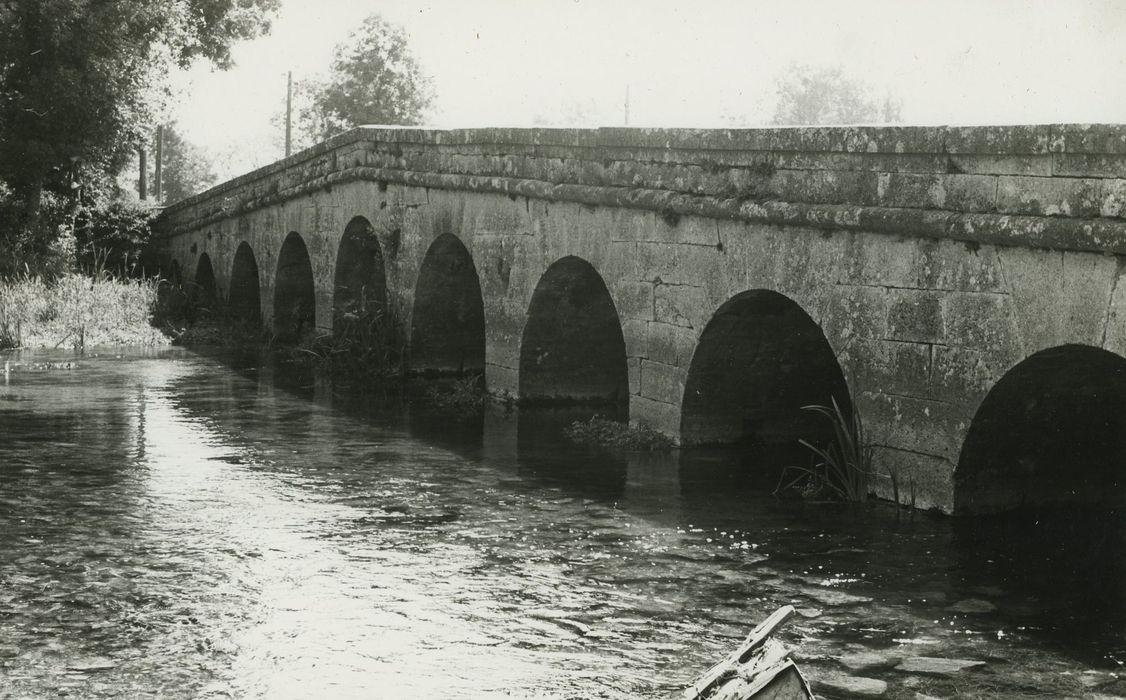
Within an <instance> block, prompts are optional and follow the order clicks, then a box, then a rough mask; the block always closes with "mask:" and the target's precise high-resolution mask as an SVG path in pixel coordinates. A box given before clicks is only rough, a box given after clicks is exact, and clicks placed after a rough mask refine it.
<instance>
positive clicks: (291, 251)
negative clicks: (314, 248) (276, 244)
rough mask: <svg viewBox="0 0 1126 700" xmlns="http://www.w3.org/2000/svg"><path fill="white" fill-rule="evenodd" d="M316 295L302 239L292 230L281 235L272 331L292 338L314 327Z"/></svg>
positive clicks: (279, 336) (292, 340)
mask: <svg viewBox="0 0 1126 700" xmlns="http://www.w3.org/2000/svg"><path fill="white" fill-rule="evenodd" d="M316 320H317V299H316V288H315V286H314V283H313V265H312V263H311V262H310V260H309V250H308V248H306V247H305V240H304V239H303V238H301V235H300V234H299V233H297V232H296V231H294V232H291V233H290V234H289V235H288V236H286V237H285V242H283V243H282V247H281V252H280V253H279V254H278V271H277V275H276V277H275V278H274V333H275V334H277V336H278V338H279V339H281V340H283V341H286V342H295V341H297V340H299V339H300V338H301V337H302V336H304V335H306V334H308V333H312V332H313V331H314V329H315V328H316Z"/></svg>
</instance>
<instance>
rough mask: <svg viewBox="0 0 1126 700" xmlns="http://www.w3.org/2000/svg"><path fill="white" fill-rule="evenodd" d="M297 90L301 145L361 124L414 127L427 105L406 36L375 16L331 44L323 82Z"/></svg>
mask: <svg viewBox="0 0 1126 700" xmlns="http://www.w3.org/2000/svg"><path fill="white" fill-rule="evenodd" d="M298 91H299V92H300V93H302V94H303V95H304V102H305V104H304V105H302V106H301V107H300V108H299V109H298V130H299V132H300V134H299V139H298V140H299V141H301V142H302V144H303V145H312V143H316V142H317V141H322V140H324V139H327V138H329V137H331V136H334V135H336V134H339V133H341V132H344V131H347V130H348V129H351V128H352V127H354V126H358V125H361V124H418V123H419V122H421V121H422V119H423V116H424V114H425V112H426V110H428V109H429V108H430V105H431V103H432V101H433V95H432V90H431V85H430V79H429V78H428V77H427V76H425V75H424V74H423V73H422V69H421V68H420V67H419V65H418V62H417V61H416V60H415V57H414V56H413V55H412V54H411V52H410V47H409V46H408V45H407V35H406V32H404V31H403V30H402V28H400V27H397V26H395V25H393V24H390V23H389V22H387V21H385V20H384V19H383V18H381V17H380V16H379V15H372V16H370V17H368V18H367V19H366V20H364V23H363V25H362V26H361V27H360V28H359V29H358V30H357V31H356V32H354V33H353V34H352V35H351V36H350V37H349V38H348V40H347V41H345V42H344V43H342V44H339V45H337V47H336V52H335V57H334V59H333V62H332V69H331V73H330V74H329V76H328V78H327V79H325V80H307V81H302V82H301V83H299V85H298Z"/></svg>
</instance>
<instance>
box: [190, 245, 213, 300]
mask: <svg viewBox="0 0 1126 700" xmlns="http://www.w3.org/2000/svg"><path fill="white" fill-rule="evenodd" d="M192 281H193V282H194V285H193V291H194V293H195V297H196V303H197V304H198V305H199V306H201V307H203V308H206V309H211V308H214V307H215V298H216V296H217V294H216V288H215V270H214V268H212V267H211V258H210V256H208V255H207V253H200V256H199V262H198V263H196V268H195V278H193V280H192Z"/></svg>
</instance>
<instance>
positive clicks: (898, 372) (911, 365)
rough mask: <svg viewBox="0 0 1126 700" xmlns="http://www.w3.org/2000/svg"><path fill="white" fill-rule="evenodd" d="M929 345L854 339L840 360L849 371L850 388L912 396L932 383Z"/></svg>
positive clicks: (856, 390) (931, 347)
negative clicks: (922, 387)
mask: <svg viewBox="0 0 1126 700" xmlns="http://www.w3.org/2000/svg"><path fill="white" fill-rule="evenodd" d="M934 347H935V346H933V345H930V344H927V343H901V342H892V341H887V340H869V339H865V338H855V339H853V340H852V342H850V343H849V344H848V346H847V347H846V348H845V349H844V350H842V351H841V352H840V354H839V356H838V358H837V359H838V361H839V362H840V363H841V366H842V367H847V368H848V369H849V375H850V377H851V386H850V387H849V389H850V390H851V391H852V392H853V393H856V392H858V391H872V392H878V393H890V394H905V395H907V394H912V393H915V392H918V388H919V387H921V386H926V385H927V383H928V382H929V381H930V372H931V353H932V349H933V348H934Z"/></svg>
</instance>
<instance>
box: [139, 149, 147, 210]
mask: <svg viewBox="0 0 1126 700" xmlns="http://www.w3.org/2000/svg"><path fill="white" fill-rule="evenodd" d="M137 155H139V156H140V157H141V172H140V175H141V178H140V179H139V180H138V181H137V194H138V195H139V196H140V198H141V201H142V202H143V201H145V200H146V199H148V198H149V154H148V151H146V150H145V147H144V146H141V147H140V148H138V149H137Z"/></svg>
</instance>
